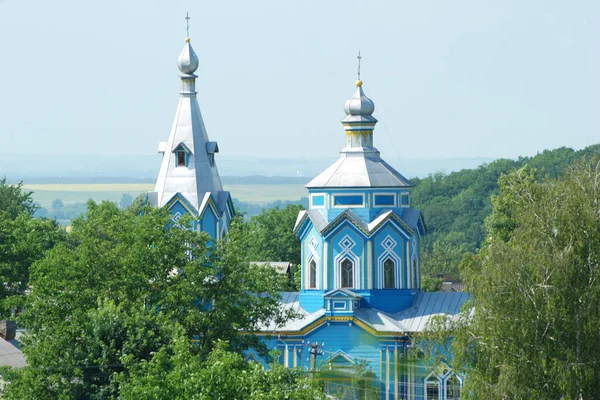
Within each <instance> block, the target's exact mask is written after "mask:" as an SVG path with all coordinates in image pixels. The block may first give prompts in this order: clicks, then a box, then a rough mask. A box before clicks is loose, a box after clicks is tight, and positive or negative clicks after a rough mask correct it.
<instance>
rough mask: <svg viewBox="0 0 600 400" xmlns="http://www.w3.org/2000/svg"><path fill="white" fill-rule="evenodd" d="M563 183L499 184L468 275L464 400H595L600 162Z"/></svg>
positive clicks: (599, 347) (451, 329) (459, 333)
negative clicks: (483, 239)
mask: <svg viewBox="0 0 600 400" xmlns="http://www.w3.org/2000/svg"><path fill="white" fill-rule="evenodd" d="M598 160H599V158H598V157H597V156H596V157H595V158H593V159H592V161H589V160H585V159H584V161H582V162H580V163H578V164H577V165H576V166H574V167H572V168H570V169H569V170H568V171H567V172H566V173H565V175H564V177H562V178H560V179H559V180H557V181H552V180H543V181H541V182H540V179H539V176H538V173H537V172H536V171H535V170H532V169H530V168H522V169H520V170H518V171H516V172H514V173H511V174H509V175H506V176H503V177H502V178H501V179H500V192H499V194H498V196H497V197H495V198H494V203H493V204H494V210H493V213H492V215H491V217H490V218H489V219H488V238H487V240H486V242H485V244H484V246H483V247H482V249H481V250H480V251H479V253H478V254H477V255H472V256H469V257H466V258H465V260H464V261H463V262H462V264H461V272H462V274H463V277H464V278H465V281H466V283H467V285H468V290H469V291H470V292H471V293H472V296H473V298H472V303H471V304H470V305H469V307H468V308H467V309H466V310H465V311H464V313H463V314H462V316H461V317H460V318H459V319H457V320H454V321H438V324H437V325H436V330H434V332H436V334H439V335H442V336H438V339H441V338H442V337H443V335H449V334H451V335H454V340H453V341H452V349H453V353H454V356H455V364H456V366H457V367H458V368H460V369H463V370H464V371H465V372H466V376H467V379H466V387H465V389H464V390H463V396H465V397H467V398H476V399H480V398H486V399H505V398H523V399H533V398H535V399H559V398H569V399H575V398H577V399H594V398H597V397H598V395H597V394H598V392H599V390H600V364H598V360H599V359H600V330H599V329H598V327H599V326H600V265H599V264H600V213H599V211H598V210H599V206H598V204H600V179H599V177H600V164H599V162H598Z"/></svg>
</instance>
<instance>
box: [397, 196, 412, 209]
mask: <svg viewBox="0 0 600 400" xmlns="http://www.w3.org/2000/svg"><path fill="white" fill-rule="evenodd" d="M398 196H399V197H398V205H399V206H400V207H401V208H410V193H400V194H399V195H398ZM403 196H406V197H407V198H408V204H402V197H403Z"/></svg>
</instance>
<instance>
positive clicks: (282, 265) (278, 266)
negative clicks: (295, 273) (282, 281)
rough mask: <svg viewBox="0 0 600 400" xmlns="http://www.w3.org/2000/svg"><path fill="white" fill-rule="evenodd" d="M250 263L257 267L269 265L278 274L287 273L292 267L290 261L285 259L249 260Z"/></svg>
mask: <svg viewBox="0 0 600 400" xmlns="http://www.w3.org/2000/svg"><path fill="white" fill-rule="evenodd" d="M250 265H255V266H258V267H263V266H267V267H271V268H274V269H275V270H276V271H277V272H279V273H280V274H286V273H288V271H289V270H290V268H291V267H292V263H291V262H287V261H251V262H250Z"/></svg>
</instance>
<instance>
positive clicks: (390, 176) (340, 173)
mask: <svg viewBox="0 0 600 400" xmlns="http://www.w3.org/2000/svg"><path fill="white" fill-rule="evenodd" d="M412 186H413V184H412V182H411V181H410V180H408V179H407V178H405V177H404V176H403V175H402V174H400V173H399V172H398V171H396V170H395V169H394V168H393V167H392V166H390V165H389V164H388V163H386V162H385V161H384V160H383V159H382V158H381V157H380V155H379V151H378V150H377V149H375V148H370V149H368V148H360V150H358V151H357V149H356V148H352V149H350V148H346V149H343V150H342V152H341V153H340V158H339V160H337V161H336V162H335V163H333V164H332V165H331V166H329V167H328V168H327V169H325V171H323V172H321V173H320V174H319V175H318V176H317V177H316V178H314V179H313V180H312V181H310V182H309V183H308V184H307V185H306V187H307V188H309V189H316V188H357V187H365V188H368V187H379V188H404V187H412Z"/></svg>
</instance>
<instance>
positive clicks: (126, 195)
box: [119, 193, 133, 208]
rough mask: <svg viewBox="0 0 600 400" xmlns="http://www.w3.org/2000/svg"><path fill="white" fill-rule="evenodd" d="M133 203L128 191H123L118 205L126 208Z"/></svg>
mask: <svg viewBox="0 0 600 400" xmlns="http://www.w3.org/2000/svg"><path fill="white" fill-rule="evenodd" d="M131 204H133V197H131V195H130V194H129V193H123V195H122V196H121V200H120V201H119V207H121V208H127V207H129V206H130V205H131Z"/></svg>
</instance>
